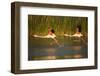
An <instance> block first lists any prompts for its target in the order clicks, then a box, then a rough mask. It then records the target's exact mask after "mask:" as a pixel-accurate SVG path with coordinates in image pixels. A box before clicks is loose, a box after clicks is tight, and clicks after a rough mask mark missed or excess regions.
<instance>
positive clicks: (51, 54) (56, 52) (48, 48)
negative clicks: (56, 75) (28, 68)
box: [28, 36, 88, 60]
mask: <svg viewBox="0 0 100 76" xmlns="http://www.w3.org/2000/svg"><path fill="white" fill-rule="evenodd" d="M56 39H57V40H58V42H59V43H60V45H61V46H58V45H57V44H56V43H55V42H54V41H53V39H42V38H34V37H30V38H29V40H28V60H55V59H79V58H87V57H88V48H87V47H88V46H87V45H86V44H85V43H84V42H83V41H82V40H81V39H79V38H70V37H62V36H59V37H57V38H56ZM51 43H52V45H51ZM86 43H87V42H86Z"/></svg>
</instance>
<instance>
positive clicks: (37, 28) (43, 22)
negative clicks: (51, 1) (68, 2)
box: [28, 15, 88, 35]
mask: <svg viewBox="0 0 100 76" xmlns="http://www.w3.org/2000/svg"><path fill="white" fill-rule="evenodd" d="M77 25H80V26H81V27H82V33H84V34H87V32H88V18H87V17H68V16H43V15H28V30H29V34H31V33H34V34H39V35H46V34H47V31H48V26H51V27H52V28H53V29H54V30H55V33H56V34H57V35H62V34H64V33H67V34H74V33H75V30H76V26H77Z"/></svg>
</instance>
